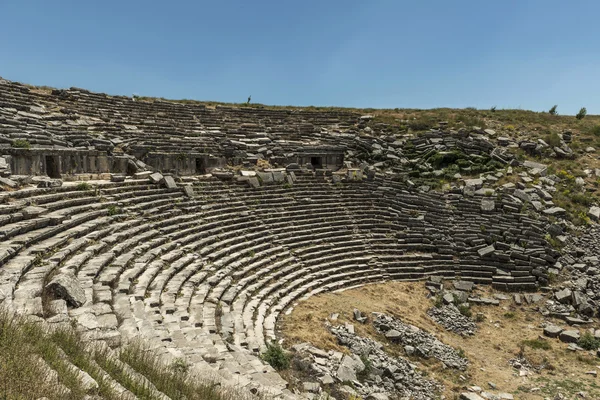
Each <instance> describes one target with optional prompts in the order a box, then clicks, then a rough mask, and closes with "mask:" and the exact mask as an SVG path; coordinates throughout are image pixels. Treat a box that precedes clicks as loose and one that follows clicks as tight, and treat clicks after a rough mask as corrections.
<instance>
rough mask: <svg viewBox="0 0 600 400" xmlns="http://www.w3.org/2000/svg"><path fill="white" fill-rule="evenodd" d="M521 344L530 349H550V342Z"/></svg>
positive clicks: (524, 341) (541, 340) (534, 341)
mask: <svg viewBox="0 0 600 400" xmlns="http://www.w3.org/2000/svg"><path fill="white" fill-rule="evenodd" d="M522 344H523V345H524V346H528V347H531V348H532V349H540V350H550V349H551V348H552V345H550V342H548V341H547V340H544V339H530V340H523V342H522Z"/></svg>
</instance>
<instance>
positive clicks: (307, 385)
mask: <svg viewBox="0 0 600 400" xmlns="http://www.w3.org/2000/svg"><path fill="white" fill-rule="evenodd" d="M302 387H303V388H304V391H305V392H310V393H319V389H320V386H319V384H318V383H316V382H302Z"/></svg>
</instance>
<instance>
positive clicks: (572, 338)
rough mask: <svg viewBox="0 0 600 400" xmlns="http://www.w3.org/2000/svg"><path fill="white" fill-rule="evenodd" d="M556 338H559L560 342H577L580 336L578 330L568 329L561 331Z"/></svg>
mask: <svg viewBox="0 0 600 400" xmlns="http://www.w3.org/2000/svg"><path fill="white" fill-rule="evenodd" d="M558 338H559V339H560V341H561V342H565V343H577V341H578V340H579V338H580V335H579V331H575V330H568V331H562V332H561V333H560V334H559V335H558Z"/></svg>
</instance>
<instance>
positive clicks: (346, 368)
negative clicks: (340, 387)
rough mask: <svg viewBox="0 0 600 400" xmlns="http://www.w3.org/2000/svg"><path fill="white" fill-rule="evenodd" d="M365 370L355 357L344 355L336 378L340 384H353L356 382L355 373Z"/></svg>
mask: <svg viewBox="0 0 600 400" xmlns="http://www.w3.org/2000/svg"><path fill="white" fill-rule="evenodd" d="M364 369H365V364H363V362H362V361H361V359H360V358H359V357H358V356H356V355H353V356H348V355H344V358H342V362H341V363H340V366H339V367H338V370H337V373H336V375H337V378H338V379H339V380H340V381H341V382H354V381H356V379H357V378H356V373H357V372H360V371H362V370H364Z"/></svg>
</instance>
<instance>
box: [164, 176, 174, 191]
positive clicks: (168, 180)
mask: <svg viewBox="0 0 600 400" xmlns="http://www.w3.org/2000/svg"><path fill="white" fill-rule="evenodd" d="M163 181H164V185H165V187H166V188H167V189H175V188H176V187H177V184H176V183H175V179H173V177H172V176H165V177H164V178H163Z"/></svg>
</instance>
